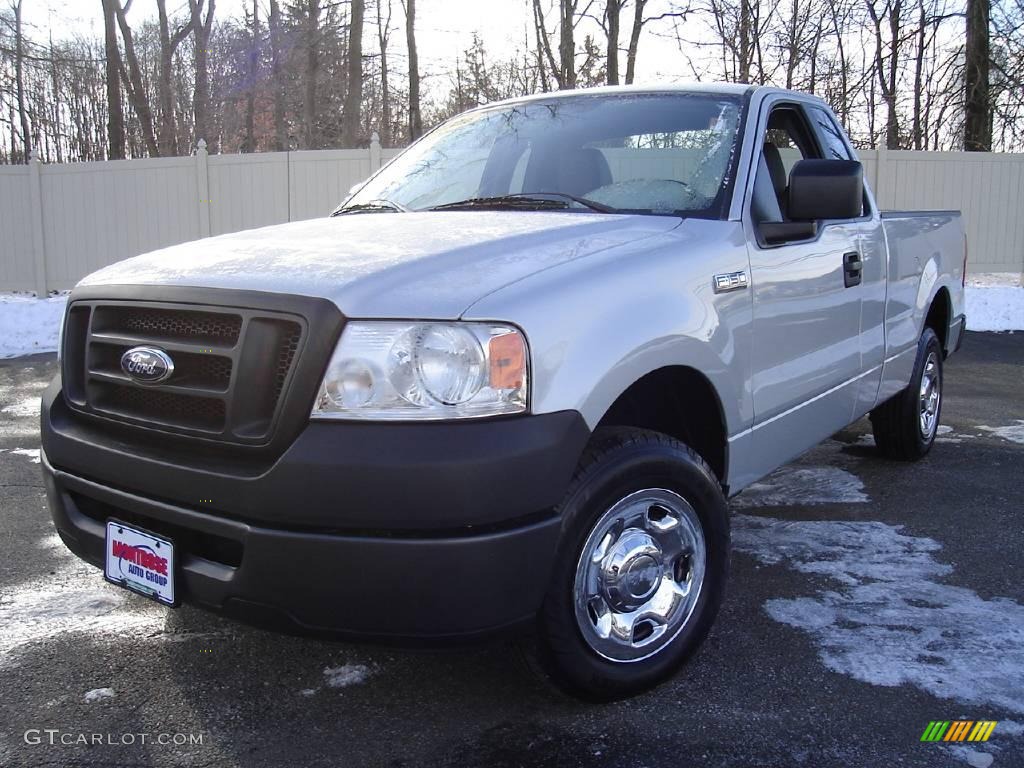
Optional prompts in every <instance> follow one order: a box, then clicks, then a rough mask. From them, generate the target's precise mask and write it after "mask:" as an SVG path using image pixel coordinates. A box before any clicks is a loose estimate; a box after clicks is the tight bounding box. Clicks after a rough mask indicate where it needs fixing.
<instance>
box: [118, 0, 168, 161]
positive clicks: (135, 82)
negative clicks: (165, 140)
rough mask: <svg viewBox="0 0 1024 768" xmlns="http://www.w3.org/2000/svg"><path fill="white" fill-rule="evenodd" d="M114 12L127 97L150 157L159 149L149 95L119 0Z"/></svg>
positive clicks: (154, 155)
mask: <svg viewBox="0 0 1024 768" xmlns="http://www.w3.org/2000/svg"><path fill="white" fill-rule="evenodd" d="M114 12H115V14H116V15H117V25H118V26H119V27H120V28H121V39H122V40H124V58H125V61H126V62H127V67H128V80H127V83H128V98H129V99H130V100H131V103H132V109H134V110H135V114H136V115H138V118H139V123H141V125H142V138H143V141H145V143H146V152H147V153H148V154H149V156H150V157H157V156H159V154H160V150H159V149H158V148H157V145H156V131H154V129H153V111H152V110H151V109H150V107H149V97H148V96H146V89H145V86H144V85H143V84H142V70H141V68H140V67H139V57H138V56H136V55H135V41H134V39H133V38H132V28H131V27H130V26H128V19H127V18H126V17H125V12H124V7H123V6H122V5H121V0H115V2H114Z"/></svg>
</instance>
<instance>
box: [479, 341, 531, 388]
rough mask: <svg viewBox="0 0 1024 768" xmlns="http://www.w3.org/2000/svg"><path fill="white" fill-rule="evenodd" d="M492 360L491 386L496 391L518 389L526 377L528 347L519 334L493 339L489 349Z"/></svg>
mask: <svg viewBox="0 0 1024 768" xmlns="http://www.w3.org/2000/svg"><path fill="white" fill-rule="evenodd" d="M488 352H489V353H490V354H489V355H488V356H489V357H490V360H491V386H492V387H494V388H495V389H518V388H519V387H521V386H523V378H524V377H525V375H526V345H525V344H524V343H523V337H522V336H521V335H520V334H518V333H515V332H513V333H503V334H501V335H500V336H494V337H492V338H491V341H490V345H489V348H488Z"/></svg>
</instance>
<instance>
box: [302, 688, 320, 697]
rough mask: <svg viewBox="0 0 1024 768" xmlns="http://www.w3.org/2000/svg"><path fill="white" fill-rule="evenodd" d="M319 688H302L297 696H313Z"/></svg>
mask: <svg viewBox="0 0 1024 768" xmlns="http://www.w3.org/2000/svg"><path fill="white" fill-rule="evenodd" d="M319 690H320V689H319V688H303V689H302V690H301V691H299V696H315V695H316V692H317V691H319Z"/></svg>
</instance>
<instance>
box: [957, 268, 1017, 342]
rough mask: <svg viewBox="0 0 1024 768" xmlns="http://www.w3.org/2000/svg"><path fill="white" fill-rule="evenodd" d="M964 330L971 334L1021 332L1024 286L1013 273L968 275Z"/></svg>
mask: <svg viewBox="0 0 1024 768" xmlns="http://www.w3.org/2000/svg"><path fill="white" fill-rule="evenodd" d="M965 299H966V302H967V308H966V310H965V311H966V313H967V328H968V330H972V331H1019V330H1022V329H1024V284H1022V276H1021V275H1018V274H1016V273H1014V272H994V273H980V274H976V275H969V276H968V278H967V287H966V290H965Z"/></svg>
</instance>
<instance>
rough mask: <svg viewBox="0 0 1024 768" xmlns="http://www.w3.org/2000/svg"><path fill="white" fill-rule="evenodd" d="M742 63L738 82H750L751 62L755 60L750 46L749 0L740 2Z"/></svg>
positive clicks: (740, 62) (740, 63)
mask: <svg viewBox="0 0 1024 768" xmlns="http://www.w3.org/2000/svg"><path fill="white" fill-rule="evenodd" d="M739 38H740V41H739V46H740V56H739V58H740V61H739V67H740V68H739V72H738V75H739V76H738V78H737V79H738V82H741V83H749V82H750V62H751V61H752V60H753V58H754V57H753V56H752V55H751V46H750V3H749V1H748V0H740V28H739Z"/></svg>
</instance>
